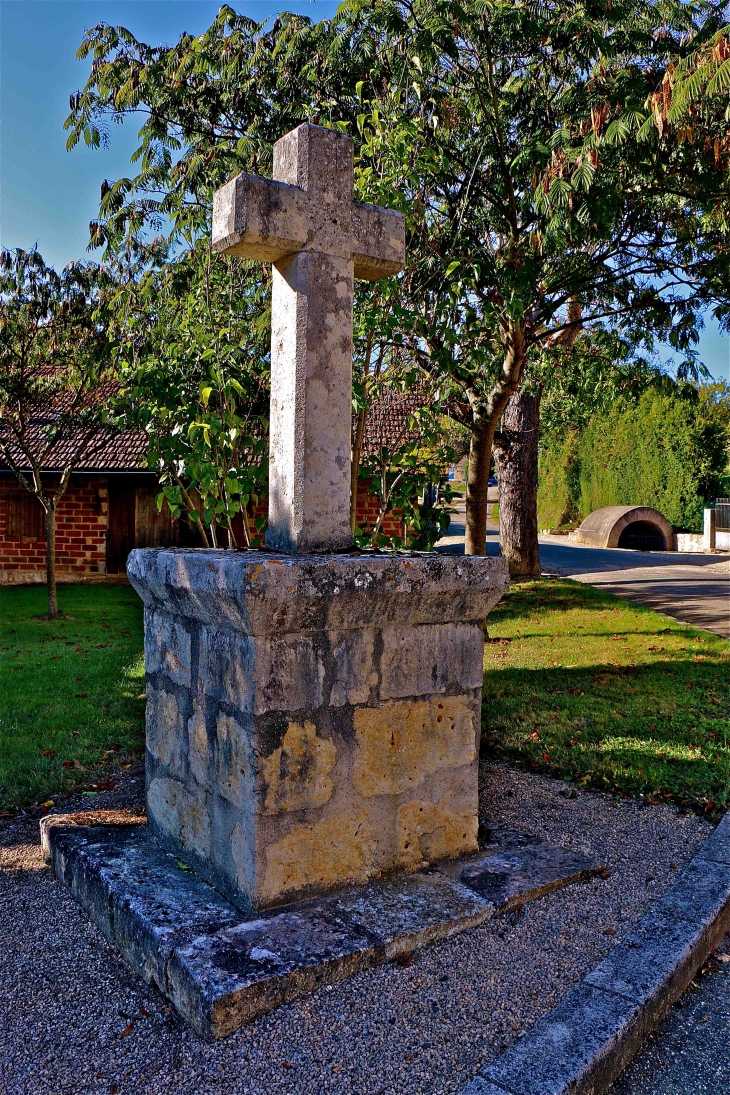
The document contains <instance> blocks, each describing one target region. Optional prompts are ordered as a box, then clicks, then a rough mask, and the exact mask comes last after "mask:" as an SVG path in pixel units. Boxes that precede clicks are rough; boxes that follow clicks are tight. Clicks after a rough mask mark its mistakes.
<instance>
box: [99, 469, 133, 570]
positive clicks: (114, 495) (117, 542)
mask: <svg viewBox="0 0 730 1095" xmlns="http://www.w3.org/2000/svg"><path fill="white" fill-rule="evenodd" d="M136 510H137V488H136V486H135V484H134V483H130V482H129V481H125V478H124V477H121V476H120V477H119V478H118V479H117V478H113V477H112V476H109V526H108V530H107V535H106V572H107V574H124V572H125V571H126V568H127V556H128V555H129V553H130V551H131V550H132V548H133V547H134V546H135V544H134V530H135V522H136Z"/></svg>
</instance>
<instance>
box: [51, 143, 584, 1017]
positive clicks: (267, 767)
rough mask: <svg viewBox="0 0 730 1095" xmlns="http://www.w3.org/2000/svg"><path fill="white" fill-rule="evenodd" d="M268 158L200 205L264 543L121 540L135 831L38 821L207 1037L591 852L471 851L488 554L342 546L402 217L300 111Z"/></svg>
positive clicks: (474, 918) (485, 914)
mask: <svg viewBox="0 0 730 1095" xmlns="http://www.w3.org/2000/svg"><path fill="white" fill-rule="evenodd" d="M274 175H275V179H274V180H273V181H272V180H268V179H259V178H253V177H251V176H248V175H240V176H238V178H236V179H234V180H233V181H232V182H230V183H228V185H227V186H224V187H223V188H222V190H220V191H219V192H218V193H217V194H216V196H215V205H214V216H213V242H214V246H215V247H216V249H217V250H218V251H221V252H224V253H233V254H239V255H244V256H248V257H250V258H255V259H260V260H262V261H271V262H273V264H274V274H273V306H272V354H271V357H272V378H271V383H272V395H271V457H270V467H271V478H270V498H269V527H268V533H267V541H266V542H267V547H268V550H266V551H218V550H202V549H201V550H187V549H147V550H143V551H136V552H133V553H132V555H131V556H130V560H129V564H128V575H129V578H130V580H131V582H132V584H133V585H134V587H135V589H136V590H137V591H138V592H139V594H140V596H141V598H142V600H143V601H144V605H145V663H146V671H147V696H148V699H147V753H146V770H147V795H146V798H147V825H146V826H144V825H139V824H138V825H136V826H130V827H127V828H126V829H125V828H124V827H123V826H119V825H117V826H115V827H107V828H90V827H89V825H88V822H89V820H94V819H89V818H83V817H82V818H69V817H67V818H63V817H61V818H58V817H55V818H54V817H52V816H51V817H49V818H48V819H45V820H44V825H43V842H44V848H45V852H46V855H47V858H48V859H49V861H51V862H52V864H53V867H54V870H55V872H56V875H57V876H58V877H59V878H60V879H61V880H62V881H63V882H64V883H65V884H66V885H68V886H69V887H70V889H71V890H72V892H73V893H74V895H75V896H76V898H77V899H78V900H79V901H80V902H81V903H82V904H83V905H84V907H85V908H86V909H87V910H88V911H89V913H90V915H91V916H92V917H93V918H94V919H95V920H96V922H97V923H98V924H99V926H100V927H101V929H102V930H103V931H104V932H105V934H106V935H107V937H108V938H109V939H110V940H111V941H112V942H113V944H114V945H115V946H116V947H118V949H119V950H120V952H121V953H122V954H123V955H124V957H125V958H126V959H127V961H129V963H130V964H131V965H133V966H134V967H135V968H136V969H138V970H139V971H140V972H141V973H142V974H143V975H144V976H145V977H147V978H148V979H149V980H151V981H154V982H155V983H156V984H157V985H158V986H159V987H160V989H161V990H162V991H163V992H164V993H165V994H166V995H167V996H168V997H169V999H171V1000H172V1001H173V1002H174V1003H175V1006H176V1007H177V1008H178V1009H179V1010H180V1011H181V1013H182V1014H184V1015H185V1016H186V1018H187V1019H188V1021H189V1022H191V1023H192V1024H193V1026H195V1028H196V1029H197V1030H198V1031H199V1032H200V1033H201V1034H203V1035H205V1036H213V1037H218V1036H221V1035H223V1034H226V1033H228V1032H229V1031H231V1030H233V1029H235V1028H236V1027H237V1026H239V1025H240V1024H241V1023H242V1022H245V1021H247V1020H248V1019H250V1018H252V1017H253V1016H255V1015H257V1014H260V1013H261V1012H263V1011H266V1010H269V1009H270V1008H272V1007H274V1006H275V1005H276V1004H277V1003H279V1002H281V1001H282V1000H284V999H288V998H290V997H292V996H295V995H298V994H299V993H301V992H303V991H306V990H307V989H310V988H313V987H315V986H316V985H317V984H321V983H322V982H323V981H326V980H334V979H335V978H337V977H341V976H344V975H345V974H347V973H349V972H351V971H352V970H354V969H357V968H360V967H362V966H364V965H372V964H374V963H375V962H378V961H384V960H386V959H387V958H389V957H393V956H394V955H396V954H398V953H401V952H402V951H404V950H409V949H412V948H413V947H415V946H421V945H423V944H424V943H426V942H427V941H428V940H430V939H435V938H440V937H443V936H444V935H449V934H451V933H452V932H454V931H460V930H463V929H464V928H468V927H471V926H473V925H475V924H478V923H481V922H482V921H483V920H485V919H487V918H489V917H490V916H491V915H493V914H494V912H495V911H498V910H499V909H500V908H506V907H514V905H515V904H517V903H521V902H522V901H524V900H528V899H529V896H530V895H533V896H539V895H540V894H542V893H545V892H546V890H547V889H548V888H553V887H554V886H557V885H562V884H564V883H565V882H566V881H571V880H572V879H574V878H578V877H583V876H584V875H585V872H586V870H588V866H589V865H587V864H586V863H584V862H582V861H580V860H579V857H578V858H576V857H574V856H573V857H571V856H570V855H569V854H568V853H565V852H562V851H560V850H558V852H557V857H558V858H557V860H556V859H555V854H552V855H551V856H546V854H545V852H544V850H543V849H542V846H541V845H539V843H538V844H535V843H534V841H533V842H532V843H533V845H534V846H532V845H531V846H530V847H528V848H527V849H526V850H525V851H524V852H520V853H517V852H512V851H510V852H509V853H508V854H507V853H505V854H503V855H501V856H500V855H496V854H495V852H496V851H497V849H496V847H493V848H492V849H491V850H490V851H488V852H485V851H482V853H481V854H479V855H475V854H474V853H477V851H478V845H477V829H478V816H477V814H478V795H477V768H478V757H479V734H480V710H481V688H482V671H483V669H482V658H483V645H484V633H483V624H484V620H485V618H486V617H487V615H488V613H489V611H490V609H491V608H492V607H493V605H494V604H495V603H496V602H497V601H498V600H499V598H500V597H501V595H502V593H503V591H504V590H505V588H506V587H507V584H508V578H507V569H506V564H505V561H504V560H503V559H500V558H485V557H468V558H462V557H455V556H447V555H439V554H423V553H417V552H398V553H395V552H393V553H382V552H358V551H355V550H354V549H352V546H351V534H350V527H349V490H350V429H351V387H352V376H351V373H352V299H353V281H354V278H355V277H364V278H379V277H384V276H387V275H388V274H392V273H394V272H396V271H397V270H399V269H400V268H401V267H402V265H403V262H404V225H403V218H402V217H401V215H400V214H398V213H394V212H392V211H389V210H386V209H380V208H377V207H375V206H370V205H362V204H360V203H358V202H355V201H353V196H352V178H353V158H352V142H351V140H350V138H349V137H347V136H344V135H343V134H341V133H337V132H333V131H331V130H326V129H322V128H320V127H318V126H311V125H302V126H299V127H298V128H297V129H295V130H294V131H293V132H291V133H288V134H287V135H286V136H285V137H283V138H282V139H281V140H280V141H278V142H277V143H276V145H275V146H274ZM470 853H472V855H471V857H470V858H468V859H467V860H463V859H462V860H460V859H459V858H458V857H464V856H469V854H470ZM556 863H557V865H556ZM434 864H440V865H441V866H440V867H439V868H438V869H437V870H434V869H433V865H434ZM181 868H182V870H181ZM191 868H192V869H191ZM422 868H430V870H428V871H426V872H425V873H424V872H423V871H422ZM419 872H420V873H419Z"/></svg>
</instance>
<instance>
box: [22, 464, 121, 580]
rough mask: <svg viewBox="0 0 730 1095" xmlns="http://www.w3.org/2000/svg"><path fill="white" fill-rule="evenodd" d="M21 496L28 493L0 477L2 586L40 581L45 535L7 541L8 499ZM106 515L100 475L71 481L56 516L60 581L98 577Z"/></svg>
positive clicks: (105, 495)
mask: <svg viewBox="0 0 730 1095" xmlns="http://www.w3.org/2000/svg"><path fill="white" fill-rule="evenodd" d="M24 493H25V494H27V493H28V492H27V491H26V490H25V487H22V486H21V485H20V483H18V481H17V480H16V479H11V478H10V477H9V476H2V477H0V582H4V583H16V582H42V581H44V580H45V574H46V540H45V534H44V536H43V539H41V540H32V539H29V538H28V537H22V538H21V537H18V536H17V535H15V536H13V537H12V538H10V534H9V531H8V501H7V500H8V497H9V496H10V495H16V496H18V495H22V494H24ZM34 504H35V505H38V503H37V502H35V503H34ZM107 512H108V492H107V481H106V477H101V476H94V477H91V476H89V477H86V476H84V477H83V478H79V479H78V480H77V479H73V478H72V480H71V482H70V484H69V486H68V489H67V491H66V493H65V495H64V496H63V498H62V499H61V502H60V504H59V508H58V515H57V525H56V574H57V577H58V579H59V580H60V581H79V580H80V579H83V578H85V577H90V576H92V575H97V574H103V573H104V569H105V559H106V535H105V534H106V528H107Z"/></svg>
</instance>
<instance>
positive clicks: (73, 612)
mask: <svg viewBox="0 0 730 1095" xmlns="http://www.w3.org/2000/svg"><path fill="white" fill-rule="evenodd" d="M58 601H59V608H60V610H61V612H63V613H65V614H66V616H65V618H64V619H60V620H54V621H50V620H45V619H42V614H43V613H44V612H45V611H47V601H46V591H45V587H43V586H22V587H18V588H15V589H13V588H12V587H11V588H7V587H5V588H0V810H10V809H13V808H14V807H17V806H29V805H34V804H37V803H41V802H44V801H46V800H47V799H48V798H49V797H53V796H55V795H58V794H59V793H65V792H68V791H70V790H72V789H74V788H75V787H78V786H83V787H88V788H93V786H94V785H97V786H101V787H105V786H108V776H109V772H110V767H111V766H112V764H114V765H118V764H124V763H126V762H127V761H128V760H129V759H130V758H133V757H137V756H139V755H140V754H141V752H142V750H143V748H144V694H143V693H144V668H143V661H142V645H143V642H142V605H141V602H140V600H139V597H138V596H137V594H136V593H135V592H134V590H133V589H131V588H130V587H129V586H111V585H110V586H99V585H93V586H92V585H76V586H60V587H59V591H58Z"/></svg>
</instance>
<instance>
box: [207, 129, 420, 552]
mask: <svg viewBox="0 0 730 1095" xmlns="http://www.w3.org/2000/svg"><path fill="white" fill-rule="evenodd" d="M352 188H353V143H352V139H351V138H350V137H348V136H346V135H345V134H343V133H339V132H337V131H335V130H331V129H323V128H322V127H321V126H316V125H306V124H305V125H300V126H298V127H297V128H296V129H293V130H292V131H291V132H290V133H287V134H286V135H285V136H284V137H282V138H281V139H280V140H278V141H277V142H276V144H275V145H274V178H273V179H263V178H259V177H257V176H254V175H238V176H237V177H236V178H235V179H232V180H231V181H230V182H229V183H227V184H226V185H225V186H223V187H222V188H221V189H220V190H218V191H217V192H216V194H215V197H214V200H213V247H214V248H215V249H216V251H219V252H221V253H222V254H229V255H241V256H242V257H244V258H249V259H260V260H261V261H262V262H272V263H273V264H274V268H273V291H272V305H271V421H270V465H269V466H270V470H269V525H268V532H267V534H266V545H267V547H269V548H272V549H274V550H276V551H282V552H286V553H289V554H294V553H298V552H307V551H341V550H343V549H347V548H348V547H350V546H351V544H352V533H351V531H350V477H351V466H350V448H351V429H352V425H351V424H352V299H353V291H354V278H356V277H357V278H367V279H369V280H376V279H378V278H382V277H387V276H388V275H389V274H395V273H397V272H398V270H401V269H402V268H403V265H404V262H405V227H404V218H403V215H402V214H401V213H396V212H395V211H394V210H391V209H381V208H380V207H379V206H376V205H364V204H362V203H361V202H356V201H353V197H352Z"/></svg>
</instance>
